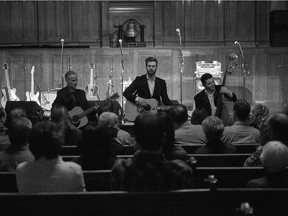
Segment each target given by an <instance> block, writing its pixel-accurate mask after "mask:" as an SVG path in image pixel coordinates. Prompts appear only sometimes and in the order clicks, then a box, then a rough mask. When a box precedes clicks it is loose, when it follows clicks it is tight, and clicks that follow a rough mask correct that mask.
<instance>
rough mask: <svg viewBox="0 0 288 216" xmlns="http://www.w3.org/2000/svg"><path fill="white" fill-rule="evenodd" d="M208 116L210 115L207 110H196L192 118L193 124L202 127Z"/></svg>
mask: <svg viewBox="0 0 288 216" xmlns="http://www.w3.org/2000/svg"><path fill="white" fill-rule="evenodd" d="M207 116H208V113H207V111H206V110H205V109H201V108H199V109H195V110H194V111H193V113H192V116H191V124H194V125H201V124H202V122H203V120H204V119H205V118H206V117H207Z"/></svg>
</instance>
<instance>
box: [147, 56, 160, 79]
mask: <svg viewBox="0 0 288 216" xmlns="http://www.w3.org/2000/svg"><path fill="white" fill-rule="evenodd" d="M145 63H146V70H147V74H148V75H149V76H150V77H152V76H154V75H155V73H156V71H157V68H158V61H157V59H156V58H155V57H148V58H146V59H145Z"/></svg>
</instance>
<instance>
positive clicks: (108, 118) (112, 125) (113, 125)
mask: <svg viewBox="0 0 288 216" xmlns="http://www.w3.org/2000/svg"><path fill="white" fill-rule="evenodd" d="M98 125H99V127H104V128H106V129H107V130H108V131H109V133H110V136H111V137H112V142H111V148H112V152H113V154H115V155H117V154H121V153H122V152H123V150H124V148H123V144H122V143H121V142H119V141H118V140H116V139H115V138H116V137H117V134H118V130H119V121H118V116H117V115H116V114H115V113H112V112H103V113H101V114H100V116H99V118H98Z"/></svg>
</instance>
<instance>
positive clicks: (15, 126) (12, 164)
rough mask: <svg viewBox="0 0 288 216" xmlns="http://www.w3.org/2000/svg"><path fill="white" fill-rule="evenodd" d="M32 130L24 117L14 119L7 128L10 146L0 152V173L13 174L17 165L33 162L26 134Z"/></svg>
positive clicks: (28, 121) (29, 122)
mask: <svg viewBox="0 0 288 216" xmlns="http://www.w3.org/2000/svg"><path fill="white" fill-rule="evenodd" d="M31 128H32V123H31V121H30V120H29V119H28V118H26V117H20V118H16V119H14V120H13V121H12V122H11V124H10V127H9V131H8V135H9V139H10V142H11V144H10V145H8V146H7V147H6V149H4V150H3V151H1V152H0V171H9V172H15V171H16V167H17V165H18V164H19V163H22V162H24V161H29V162H31V161H34V156H33V155H32V153H31V152H30V150H29V148H28V133H29V131H30V129H31Z"/></svg>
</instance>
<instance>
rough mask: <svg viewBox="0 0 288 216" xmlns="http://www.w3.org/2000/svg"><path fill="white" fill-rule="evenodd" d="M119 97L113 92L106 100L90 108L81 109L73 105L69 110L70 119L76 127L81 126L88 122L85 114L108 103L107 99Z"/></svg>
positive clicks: (111, 99)
mask: <svg viewBox="0 0 288 216" xmlns="http://www.w3.org/2000/svg"><path fill="white" fill-rule="evenodd" d="M117 98H119V94H118V93H115V94H113V95H111V96H110V97H108V98H107V99H106V100H104V101H102V102H101V103H100V104H97V105H94V106H92V107H91V108H89V109H87V110H85V111H83V109H82V108H81V107H78V106H77V107H74V108H73V109H72V110H70V111H69V116H70V118H71V120H72V123H73V124H74V125H75V126H76V127H77V128H81V127H83V126H85V125H87V124H88V118H87V115H88V114H89V113H91V112H93V111H96V110H97V109H98V108H99V107H100V106H102V105H104V104H105V103H108V102H109V101H113V100H115V99H117Z"/></svg>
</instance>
